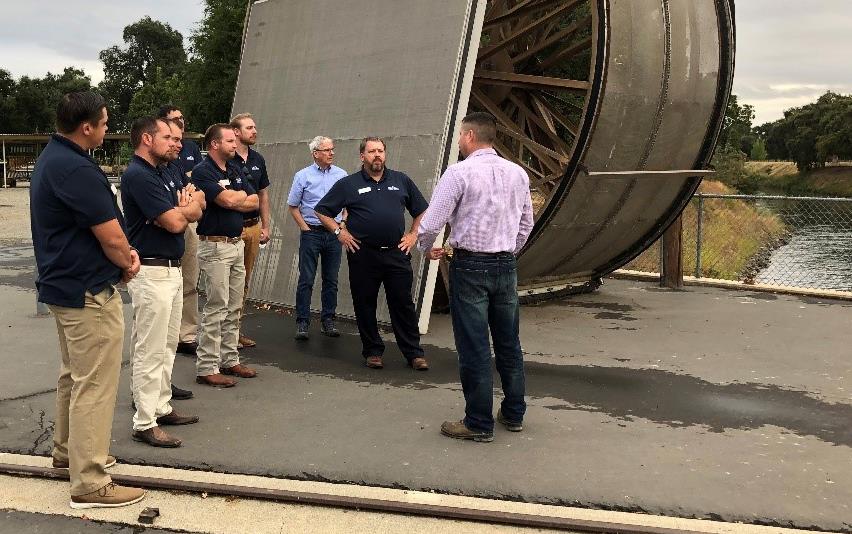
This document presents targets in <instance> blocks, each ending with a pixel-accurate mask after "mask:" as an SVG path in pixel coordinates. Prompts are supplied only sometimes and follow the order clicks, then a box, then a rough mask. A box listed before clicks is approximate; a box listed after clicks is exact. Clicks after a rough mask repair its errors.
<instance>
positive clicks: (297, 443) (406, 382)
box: [0, 254, 852, 531]
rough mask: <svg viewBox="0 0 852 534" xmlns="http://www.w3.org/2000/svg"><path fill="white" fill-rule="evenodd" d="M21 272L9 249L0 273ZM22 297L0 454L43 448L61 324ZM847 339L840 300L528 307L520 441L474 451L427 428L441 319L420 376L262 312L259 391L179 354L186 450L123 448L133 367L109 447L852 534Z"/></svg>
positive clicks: (629, 285) (441, 347)
mask: <svg viewBox="0 0 852 534" xmlns="http://www.w3.org/2000/svg"><path fill="white" fill-rule="evenodd" d="M16 261H20V259H19V258H17V259H16V257H15V256H14V254H9V255H8V256H3V255H2V254H0V270H2V269H5V268H6V264H7V263H6V262H9V263H14V262H16ZM21 268H22V269H23V268H24V267H21ZM33 295H34V294H33V293H32V292H31V291H27V290H25V289H24V288H23V287H20V286H17V287H16V286H15V284H8V285H2V284H0V299H2V302H3V303H4V304H6V303H8V305H4V306H3V307H2V308H3V310H2V311H0V320H2V323H0V336H2V340H3V344H4V346H9V345H10V344H11V345H12V346H15V347H17V348H16V350H15V351H14V353H12V352H10V351H6V350H4V352H3V357H2V359H0V365H3V368H4V369H7V370H12V371H13V372H4V373H2V374H0V399H5V400H0V449H2V450H3V451H8V452H27V453H35V454H49V451H50V437H51V432H52V414H53V402H54V396H53V391H52V388H53V387H54V384H55V380H56V376H55V373H56V368H57V367H58V363H57V349H56V333H55V327H54V325H53V321H52V320H50V319H48V320H44V319H35V318H32V317H31V316H29V315H28V314H29V313H30V311H31V309H32V308H34V302H33V301H32V299H34V296H33ZM125 309H126V311H127V312H129V307H126V308H125ZM128 317H129V315H128ZM6 323H9V324H14V325H15V327H14V328H12V329H9V328H6ZM128 323H129V321H128ZM850 328H852V306H850V304H849V303H843V302H839V301H832V300H826V299H810V298H809V299H802V298H797V297H788V296H779V295H767V294H763V293H755V292H741V291H740V292H737V291H727V290H721V289H712V288H690V289H689V290H687V291H677V292H673V291H666V290H659V288H656V287H654V286H653V285H652V284H646V283H639V282H628V281H607V283H606V284H605V285H604V287H603V288H601V289H600V290H599V291H597V292H596V293H593V294H590V295H584V296H578V297H573V298H572V299H571V300H565V301H558V302H549V303H544V304H541V305H538V306H533V307H525V308H524V309H523V310H522V326H521V329H522V341H523V344H524V350H525V352H526V360H527V389H528V402H529V409H528V414H527V418H526V420H525V430H524V432H522V433H520V434H512V433H508V432H505V431H503V430H502V429H500V428H498V429H496V436H495V441H494V443H492V444H474V443H469V442H460V441H455V440H450V439H447V438H445V437H442V436H441V435H440V434H439V432H438V429H439V427H440V424H441V422H442V421H444V420H453V419H459V418H461V417H462V414H463V402H462V396H461V390H460V385H459V383H458V376H457V366H456V353H455V352H454V350H453V342H452V331H451V328H450V324H449V317H448V316H445V315H435V316H433V319H432V326H431V331H430V334H429V335H427V336H426V337H425V338H424V342H425V343H426V345H427V347H426V349H427V356H428V358H429V360H430V363H431V366H432V368H431V369H430V370H429V371H428V372H415V371H413V370H411V369H410V368H408V367H406V366H405V361H404V360H403V358H402V356H401V355H400V353H399V351H398V350H397V349H396V347H395V345H393V344H392V343H389V344H388V351H387V352H386V358H385V363H386V367H385V369H383V370H381V371H375V370H370V369H367V368H366V367H364V366H363V360H362V358H361V356H360V346H359V342H358V338H357V336H356V335H355V333H354V329H353V327H352V325H345V326H344V330H345V334H344V335H343V336H342V337H341V338H338V339H331V338H326V337H324V336H322V335H320V333H319V329H318V327H317V325H312V331H311V339H310V340H309V341H307V342H296V341H294V340H293V339H292V334H293V322H292V318H291V317H288V316H285V315H281V314H278V313H276V312H273V311H267V310H255V312H253V313H252V314H251V315H249V316H248V317H246V319H245V329H246V330H247V333H248V334H249V335H250V336H251V337H254V338H255V339H257V341H258V347H257V348H254V349H250V350H245V351H243V355H244V357H245V359H246V361H247V362H248V363H249V364H250V365H254V366H256V367H257V368H258V370H259V372H260V375H259V377H258V378H256V379H250V380H249V379H244V380H241V381H240V384H239V385H238V386H237V387H235V388H232V389H230V390H217V389H212V388H207V387H204V386H200V385H196V384H194V383H193V382H192V381H193V377H194V362H193V360H192V359H191V358H187V357H183V356H178V359H177V361H176V363H175V373H174V376H175V383H176V384H177V385H180V386H183V387H190V388H191V389H193V390H194V391H195V393H196V397H195V398H194V399H191V400H189V401H183V402H175V407H176V409H178V410H180V411H182V412H191V413H196V414H198V415H200V416H201V422H200V423H199V424H197V425H192V426H187V427H175V428H173V429H168V430H169V431H173V433H174V434H175V435H177V436H178V437H181V438H182V439H184V446H183V447H181V448H179V449H175V450H169V451H164V450H159V449H153V448H150V447H147V446H144V445H142V444H139V443H136V442H133V441H132V440H131V439H130V418H131V416H132V413H131V410H130V407H129V403H130V402H129V391H128V387H129V386H128V385H127V376H126V375H127V370H126V369H124V370H123V374H122V384H121V389H120V394H119V401H118V405H117V408H116V415H115V421H114V430H113V440H114V446H113V448H112V451H111V452H112V453H113V454H115V455H116V456H118V457H119V458H120V459H121V460H122V461H124V462H130V463H140V464H152V465H167V466H178V467H189V468H195V469H203V470H215V471H222V472H238V473H249V474H263V475H269V476H274V477H290V478H297V479H309V480H326V481H337V482H355V483H360V484H367V485H378V486H388V487H401V488H412V489H421V490H432V491H437V492H450V493H459V494H468V495H481V496H489V497H498V498H505V499H512V500H526V501H531V502H544V503H564V504H574V505H581V506H589V507H600V508H609V509H621V510H636V511H647V512H651V513H660V514H665V515H674V516H682V517H706V518H720V519H725V520H730V521H745V522H753V523H765V524H776V525H783V526H798V527H806V528H811V527H813V528H822V529H832V530H842V529H845V530H849V531H852V510H850V508H849V507H850V503H852V477H851V476H850V475H852V455H850V452H852V379H850V378H852V357H850V356H852V350H850V346H849V332H850ZM389 337H390V336H386V339H388V338H389ZM126 357H127V355H125V358H126ZM51 371H52V372H51ZM495 384H499V382H498V381H497V382H495ZM498 399H499V397H498Z"/></svg>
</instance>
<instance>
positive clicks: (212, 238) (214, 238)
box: [198, 235, 242, 245]
mask: <svg viewBox="0 0 852 534" xmlns="http://www.w3.org/2000/svg"><path fill="white" fill-rule="evenodd" d="M198 240H199V241H212V242H214V243H231V244H232V245H233V244H236V243H239V242H240V241H242V238H239V237H228V236H224V235H200V236H198Z"/></svg>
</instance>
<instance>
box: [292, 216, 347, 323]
mask: <svg viewBox="0 0 852 534" xmlns="http://www.w3.org/2000/svg"><path fill="white" fill-rule="evenodd" d="M342 255H343V246H342V245H341V244H340V242H339V241H338V240H337V237H336V236H335V235H334V234H332V233H331V232H328V231H326V230H319V229H315V228H312V229H311V230H310V231H308V232H302V234H301V236H300V237H299V283H298V285H297V286H296V322H305V323H309V322H310V320H311V293H312V292H313V288H314V279H315V278H316V275H317V264H318V263H319V259H320V257H322V296H321V299H322V314H321V315H320V317H321V318H322V319H331V318H333V317H334V314H335V311H336V310H337V276H338V272H339V271H340V258H341V256H342Z"/></svg>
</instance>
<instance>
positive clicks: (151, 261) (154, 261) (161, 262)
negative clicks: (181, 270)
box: [139, 258, 180, 267]
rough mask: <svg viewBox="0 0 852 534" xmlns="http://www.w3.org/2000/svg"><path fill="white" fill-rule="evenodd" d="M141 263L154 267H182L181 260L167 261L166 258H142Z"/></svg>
mask: <svg viewBox="0 0 852 534" xmlns="http://www.w3.org/2000/svg"><path fill="white" fill-rule="evenodd" d="M139 263H141V264H142V265H150V266H152V267H180V260H167V259H165V258H142V259H141V260H139Z"/></svg>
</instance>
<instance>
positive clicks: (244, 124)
mask: <svg viewBox="0 0 852 534" xmlns="http://www.w3.org/2000/svg"><path fill="white" fill-rule="evenodd" d="M231 128H233V129H234V134H235V135H236V136H237V153H236V154H235V155H234V159H233V162H234V163H235V164H236V165H237V166H238V167H240V169H241V170H242V171H243V174H245V175H246V176H247V177H248V179H249V182H250V183H251V186H252V187H253V188H254V190H255V191H257V198H258V200H259V202H260V209H259V210H256V211H249V212H246V213H243V233H242V238H243V242H244V243H245V244H246V248H245V254H244V261H245V266H246V289H245V293H244V294H243V309H245V301H246V294H248V288H249V283H250V282H251V272H252V271H253V270H254V264H255V262H256V261H257V255H258V254H259V253H260V244H261V243H266V242H267V241H269V195H268V194H267V193H268V191H267V188H268V187H269V175H268V174H267V173H266V160H264V159H263V156H261V155H260V154H259V153H258V152H257V151H256V150H253V149H252V148H251V146H252V145H253V144H255V143H257V126H256V125H255V123H254V119H253V118H252V116H251V113H240V114H239V115H235V116H234V118H233V119H231ZM239 345H240V346H242V347H254V346H255V345H257V343H256V342H255V341H254V340H253V339H251V338H250V337H248V336H246V335H243V333H242V331H240V340H239Z"/></svg>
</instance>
